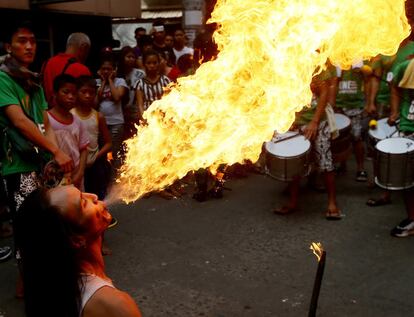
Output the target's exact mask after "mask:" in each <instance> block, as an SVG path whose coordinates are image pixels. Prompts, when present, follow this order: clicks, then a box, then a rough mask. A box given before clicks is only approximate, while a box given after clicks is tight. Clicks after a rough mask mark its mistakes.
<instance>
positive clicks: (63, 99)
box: [47, 74, 89, 190]
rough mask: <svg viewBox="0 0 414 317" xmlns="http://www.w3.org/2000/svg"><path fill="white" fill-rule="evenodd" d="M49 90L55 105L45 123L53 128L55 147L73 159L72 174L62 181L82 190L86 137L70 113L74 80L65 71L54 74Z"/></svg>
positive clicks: (83, 129)
mask: <svg viewBox="0 0 414 317" xmlns="http://www.w3.org/2000/svg"><path fill="white" fill-rule="evenodd" d="M53 91H54V94H55V101H56V104H55V106H54V107H53V108H52V109H51V110H49V111H48V113H47V114H48V118H49V122H50V125H51V127H52V129H53V130H54V131H55V135H56V139H57V143H58V146H59V148H60V149H62V150H63V152H65V153H66V154H67V155H69V156H70V157H71V158H72V160H73V162H74V170H73V171H72V173H70V174H69V175H65V177H66V178H67V180H66V181H67V183H72V184H74V185H75V186H76V187H77V188H78V189H80V190H83V187H84V186H83V176H84V172H85V166H86V159H87V154H88V152H87V147H88V144H89V138H88V135H87V132H86V130H85V127H84V126H83V123H82V122H81V120H80V119H79V118H78V117H75V116H73V115H72V113H71V112H70V109H72V108H73V107H74V106H75V104H76V100H77V89H76V79H75V78H74V77H72V76H70V75H66V74H63V75H59V76H57V77H56V78H55V80H54V82H53Z"/></svg>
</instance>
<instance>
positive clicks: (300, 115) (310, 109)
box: [295, 66, 335, 126]
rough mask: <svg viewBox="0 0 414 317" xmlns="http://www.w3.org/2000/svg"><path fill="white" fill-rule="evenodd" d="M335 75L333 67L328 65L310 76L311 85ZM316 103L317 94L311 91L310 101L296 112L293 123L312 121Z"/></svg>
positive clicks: (302, 123)
mask: <svg viewBox="0 0 414 317" xmlns="http://www.w3.org/2000/svg"><path fill="white" fill-rule="evenodd" d="M333 77H335V67H333V66H328V67H327V69H325V70H324V71H322V72H321V73H320V74H318V75H316V76H314V77H313V78H312V83H311V86H312V85H316V86H317V85H318V82H320V81H324V80H328V79H331V78H333ZM317 105H318V96H317V94H316V93H313V96H312V101H311V103H310V105H309V106H306V107H304V108H303V109H302V110H301V111H300V112H297V113H296V120H295V125H297V126H300V125H307V124H308V123H309V122H311V121H312V118H313V116H314V115H315V111H316V107H317Z"/></svg>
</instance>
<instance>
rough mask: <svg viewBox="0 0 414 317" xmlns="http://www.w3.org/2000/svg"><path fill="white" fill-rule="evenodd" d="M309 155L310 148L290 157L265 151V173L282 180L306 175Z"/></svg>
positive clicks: (287, 180) (308, 167)
mask: <svg viewBox="0 0 414 317" xmlns="http://www.w3.org/2000/svg"><path fill="white" fill-rule="evenodd" d="M309 155H310V149H308V150H307V151H306V152H305V153H303V154H301V155H297V156H292V157H282V156H278V155H275V154H273V153H270V152H268V151H266V168H267V173H268V174H269V175H270V176H271V177H273V178H275V179H277V180H280V181H284V182H289V181H292V180H293V179H295V178H297V177H304V176H307V175H308V174H309V170H310V165H309Z"/></svg>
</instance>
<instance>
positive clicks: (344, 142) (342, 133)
mask: <svg viewBox="0 0 414 317" xmlns="http://www.w3.org/2000/svg"><path fill="white" fill-rule="evenodd" d="M335 122H336V126H337V128H338V133H339V135H338V137H337V138H335V139H333V140H332V141H331V151H332V157H333V160H334V162H336V163H338V162H342V161H345V160H347V159H348V157H349V155H350V154H351V153H352V135H351V119H349V118H348V117H347V116H346V115H344V114H342V113H335Z"/></svg>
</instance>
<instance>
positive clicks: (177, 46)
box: [173, 29, 194, 61]
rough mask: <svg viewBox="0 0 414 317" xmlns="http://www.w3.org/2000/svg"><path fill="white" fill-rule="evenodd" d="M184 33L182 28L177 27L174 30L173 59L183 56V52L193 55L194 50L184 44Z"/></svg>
mask: <svg viewBox="0 0 414 317" xmlns="http://www.w3.org/2000/svg"><path fill="white" fill-rule="evenodd" d="M185 43H186V40H185V33H184V30H183V29H177V30H175V32H174V47H173V52H174V56H175V60H176V61H178V59H179V58H180V57H181V56H183V55H184V54H190V55H191V56H193V55H194V50H193V49H192V48H191V47H188V46H186V45H185Z"/></svg>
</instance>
